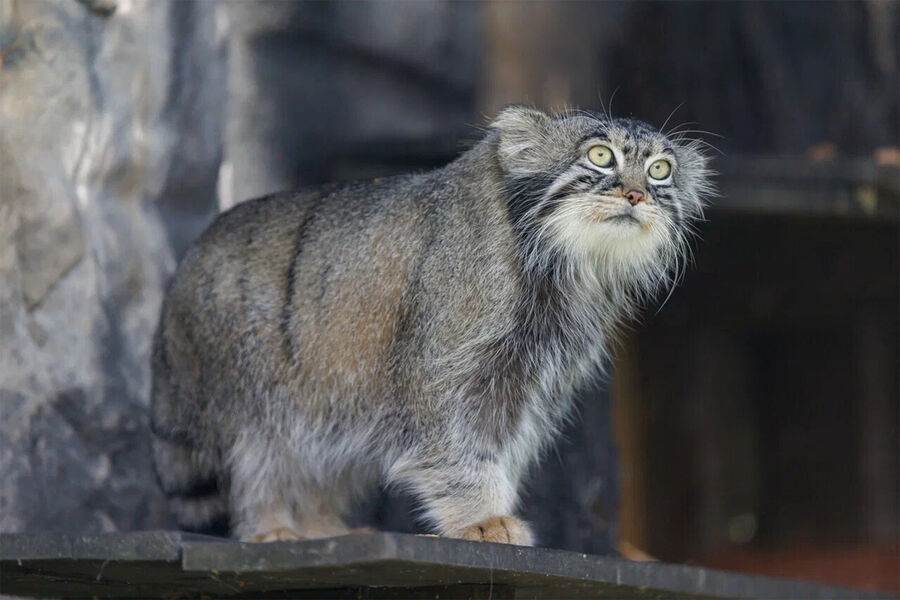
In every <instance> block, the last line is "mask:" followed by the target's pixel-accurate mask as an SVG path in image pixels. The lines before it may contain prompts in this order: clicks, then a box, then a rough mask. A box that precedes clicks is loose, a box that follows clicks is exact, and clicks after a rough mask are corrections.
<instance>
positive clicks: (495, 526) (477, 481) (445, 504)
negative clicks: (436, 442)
mask: <svg viewBox="0 0 900 600" xmlns="http://www.w3.org/2000/svg"><path fill="white" fill-rule="evenodd" d="M519 479H520V474H519V473H518V472H516V471H515V470H514V469H512V468H511V467H510V466H509V465H508V464H507V463H506V461H503V460H502V459H501V458H499V457H498V456H497V455H496V454H494V453H491V452H478V451H472V450H471V449H466V450H464V451H463V450H461V451H460V452H459V453H457V454H454V453H453V452H452V451H451V450H450V449H443V451H442V452H440V453H436V454H432V455H429V456H427V457H421V458H419V459H418V460H415V461H412V464H409V465H407V466H406V468H404V469H403V476H402V480H403V483H405V484H406V485H408V486H409V487H411V488H412V490H413V491H414V492H415V493H416V495H417V496H419V498H421V500H422V503H423V505H424V508H425V515H426V516H427V517H428V519H429V520H430V521H431V522H432V523H434V524H435V525H436V527H437V530H438V532H439V533H440V534H441V535H442V536H445V537H451V538H460V539H466V540H473V541H483V542H497V543H502V544H516V545H520V546H530V545H532V544H533V543H534V536H533V535H532V533H531V529H530V527H529V526H528V524H527V523H525V522H524V521H522V520H521V519H519V518H518V517H516V516H515V515H513V511H514V509H515V506H516V501H517V498H518V487H519Z"/></svg>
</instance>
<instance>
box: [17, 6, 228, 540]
mask: <svg viewBox="0 0 900 600" xmlns="http://www.w3.org/2000/svg"><path fill="white" fill-rule="evenodd" d="M217 18H219V9H218V7H216V6H214V5H212V4H210V3H203V2H201V3H194V2H185V3H181V2H156V1H149V0H148V1H133V2H132V1H128V2H126V1H120V2H114V1H111V0H103V1H97V0H94V1H89V2H82V3H75V2H67V1H65V0H58V1H47V2H30V1H28V0H0V57H2V64H0V478H2V481H3V485H2V486H0V530H2V531H8V532H15V531H39V530H65V531H77V532H100V531H111V530H116V529H133V528H142V527H159V526H162V525H165V524H167V523H168V517H167V514H166V511H165V507H164V503H163V499H162V497H161V495H160V494H159V493H158V492H157V490H156V486H155V484H154V482H153V476H152V471H151V469H150V457H149V444H148V439H147V437H146V435H145V430H146V403H147V400H148V397H149V363H148V360H147V358H148V353H149V347H150V341H151V335H152V331H153V329H154V327H155V324H156V316H157V313H158V310H159V305H160V302H161V300H162V294H163V286H164V282H165V280H166V278H167V277H168V275H169V274H170V273H171V271H172V270H173V268H174V265H175V249H176V248H178V247H183V245H184V244H185V243H186V242H187V240H189V239H190V238H192V237H194V236H195V235H196V234H197V232H198V231H199V229H200V228H201V227H203V225H204V224H205V223H206V222H207V221H208V219H209V218H210V216H211V215H212V214H213V211H215V210H216V208H217V196H216V178H217V173H218V168H219V164H220V160H221V152H222V144H221V140H222V131H223V119H224V105H223V103H222V98H224V92H225V89H224V86H225V83H226V79H225V75H226V73H225V56H226V54H225V49H226V46H225V39H224V37H223V31H222V30H221V25H220V23H219V22H217ZM163 198H164V199H165V200H161V199H163ZM176 222H177V223H178V226H177V227H176V226H175V225H174V224H175V223H176Z"/></svg>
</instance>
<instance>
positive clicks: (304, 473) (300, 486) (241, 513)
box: [231, 438, 351, 542]
mask: <svg viewBox="0 0 900 600" xmlns="http://www.w3.org/2000/svg"><path fill="white" fill-rule="evenodd" d="M304 459H305V457H303V456H302V455H300V454H299V453H297V452H296V451H293V450H292V449H290V448H288V447H285V446H282V445H280V444H275V443H272V442H267V441H264V440H261V439H258V438H257V439H256V440H253V441H247V440H244V441H243V442H241V443H239V444H237V445H236V447H235V450H234V451H233V453H232V459H231V465H232V469H231V473H232V475H231V476H232V485H231V503H232V506H233V507H234V517H235V521H236V525H235V536H236V537H238V538H239V539H240V540H242V541H249V542H272V541H279V540H297V539H311V538H323V537H333V536H338V535H344V534H346V533H348V532H349V531H350V530H349V528H348V527H347V525H346V524H345V523H344V520H343V518H342V514H344V513H345V511H346V510H347V507H348V504H349V500H350V497H351V493H350V492H351V490H350V489H348V488H347V487H346V486H342V485H341V483H342V482H343V481H344V479H345V478H344V477H341V476H339V474H337V473H336V474H335V476H334V477H333V478H329V479H330V481H329V484H328V485H323V484H322V482H321V479H322V478H321V477H320V476H319V477H314V476H313V474H314V471H313V469H311V468H310V466H309V465H308V464H305V462H304Z"/></svg>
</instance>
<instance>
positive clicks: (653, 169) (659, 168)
mask: <svg viewBox="0 0 900 600" xmlns="http://www.w3.org/2000/svg"><path fill="white" fill-rule="evenodd" d="M647 172H648V173H649V174H650V178H651V179H665V178H666V177H668V176H669V173H671V172H672V163H670V162H669V161H667V160H664V159H662V158H661V159H659V160H655V161H653V164H652V165H650V168H649V169H647Z"/></svg>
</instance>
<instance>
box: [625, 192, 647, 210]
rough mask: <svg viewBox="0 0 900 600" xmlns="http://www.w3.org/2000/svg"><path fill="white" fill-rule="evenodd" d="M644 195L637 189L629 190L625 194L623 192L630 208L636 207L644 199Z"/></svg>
mask: <svg viewBox="0 0 900 600" xmlns="http://www.w3.org/2000/svg"><path fill="white" fill-rule="evenodd" d="M645 195H646V193H645V192H644V190H639V189H637V188H631V189H630V190H628V191H627V192H625V198H626V199H627V200H628V203H629V204H630V205H632V206H637V203H638V202H640V201H641V200H643V199H644V196H645Z"/></svg>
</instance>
